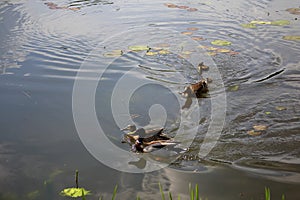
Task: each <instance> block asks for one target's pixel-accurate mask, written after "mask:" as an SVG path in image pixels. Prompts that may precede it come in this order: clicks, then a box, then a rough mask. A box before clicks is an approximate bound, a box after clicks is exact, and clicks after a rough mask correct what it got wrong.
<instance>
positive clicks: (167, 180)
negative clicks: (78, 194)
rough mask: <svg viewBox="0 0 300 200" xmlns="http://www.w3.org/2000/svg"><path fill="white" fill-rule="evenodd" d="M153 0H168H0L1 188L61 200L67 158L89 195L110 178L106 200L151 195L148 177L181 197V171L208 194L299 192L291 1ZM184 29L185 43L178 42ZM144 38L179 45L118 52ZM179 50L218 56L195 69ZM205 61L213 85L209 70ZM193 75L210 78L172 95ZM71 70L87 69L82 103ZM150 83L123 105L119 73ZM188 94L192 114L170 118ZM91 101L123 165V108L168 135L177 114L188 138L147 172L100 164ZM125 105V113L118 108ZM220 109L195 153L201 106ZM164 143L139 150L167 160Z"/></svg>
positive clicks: (68, 173)
mask: <svg viewBox="0 0 300 200" xmlns="http://www.w3.org/2000/svg"><path fill="white" fill-rule="evenodd" d="M165 3H170V2H166V1H155V2H150V1H71V0H70V1H68V0H53V1H52V2H50V1H43V0H28V1H23V0H19V1H18V0H15V1H14V0H8V1H3V2H1V3H0V38H1V46H0V52H1V54H0V64H1V65H0V74H1V75H0V93H1V95H0V109H1V114H0V127H1V128H0V188H1V189H0V199H65V198H64V197H61V196H59V194H58V193H59V191H61V190H62V189H63V188H64V187H70V186H74V184H75V183H74V175H73V174H74V171H75V169H78V170H79V172H80V180H79V181H80V185H81V186H83V187H85V188H88V189H90V190H92V192H93V195H92V196H91V197H89V199H98V198H99V196H100V195H103V196H104V197H106V198H105V199H107V198H110V197H109V196H110V194H111V193H112V190H113V188H114V186H115V185H116V184H118V186H119V189H118V190H119V193H118V196H117V198H122V199H133V198H135V197H136V196H137V195H139V196H141V197H142V198H143V197H144V198H143V199H159V198H160V196H159V192H158V191H159V189H158V185H157V183H158V182H161V183H162V185H163V187H164V188H165V189H166V190H168V191H172V193H174V194H179V193H180V194H181V197H184V195H187V192H188V184H189V183H193V184H194V183H198V184H199V188H200V194H201V196H203V197H207V198H208V199H261V198H262V197H263V190H264V187H265V186H267V187H270V188H271V192H272V197H274V198H277V199H279V198H280V196H281V194H282V193H284V194H285V195H286V199H298V197H299V195H300V193H299V189H298V188H299V183H300V178H299V173H300V168H299V164H300V136H299V131H300V113H299V110H300V101H299V99H300V93H299V89H300V84H299V83H300V73H299V69H300V62H299V58H300V45H299V44H300V43H299V40H298V41H297V40H295V41H293V40H286V39H284V36H291V35H299V31H300V25H299V20H300V19H299V15H297V14H291V13H289V12H288V11H286V9H288V8H299V6H300V5H299V3H297V2H296V1H293V2H284V1H280V0H275V1H266V0H260V1H257V2H252V1H230V2H229V1H228V2H227V1H224V2H222V1H215V0H208V1H194V0H193V1H188V2H172V3H174V4H176V5H182V6H188V7H189V8H193V9H191V10H188V8H185V9H183V8H184V7H181V8H178V7H177V8H172V6H169V7H168V6H166V5H165ZM194 8H196V9H197V10H196V9H194ZM252 20H259V21H265V22H266V21H267V22H271V21H276V20H288V21H289V22H290V23H289V24H288V25H283V26H275V25H270V24H262V25H256V26H257V27H256V28H254V29H249V28H243V27H242V26H241V24H247V23H250V22H251V21H252ZM141 35H143V37H141ZM200 38H201V39H200ZM216 39H221V40H226V41H230V42H231V45H230V46H214V45H212V44H211V42H212V41H214V40H216ZM185 41H192V42H191V43H190V46H188V47H187V46H185V45H186V43H184V42H185ZM135 43H136V44H135ZM150 43H151V47H154V46H156V47H161V48H162V47H163V48H165V47H166V46H175V47H176V48H175V50H178V49H179V50H180V51H179V53H178V54H176V53H174V51H173V53H172V54H169V53H167V54H164V53H158V54H157V55H154V56H147V55H145V52H138V53H132V52H131V53H130V52H128V46H129V45H130V44H135V45H137V44H139V45H150ZM200 45H201V46H202V48H199V46H200ZM180 48H183V49H180ZM184 48H186V49H184ZM113 50H122V51H123V53H124V54H123V55H122V56H119V58H116V60H115V58H110V57H108V56H103V53H105V52H111V51H113ZM152 50H153V49H152ZM157 51H160V50H157ZM198 51H200V53H199V52H198ZM117 52H119V51H117ZM206 53H209V55H208V54H206ZM190 54H191V55H190ZM178 55H181V56H182V57H178ZM192 55H199V57H200V59H203V60H204V61H205V63H206V64H212V63H214V64H215V65H214V66H216V67H217V68H213V67H212V66H213V65H210V69H209V71H204V72H203V73H202V75H200V74H199V72H198V71H197V69H196V68H195V66H193V64H195V63H193V61H197V59H199V57H198V56H196V57H193V56H192ZM185 56H186V57H185ZM117 57H118V56H117ZM183 57H184V58H183ZM108 63H109V64H108ZM83 66H84V67H85V68H83ZM107 66H108V68H106V67H107ZM80 67H81V68H80ZM214 69H218V70H217V71H216V70H214ZM216 73H217V74H219V75H220V77H221V78H222V79H221V80H222V84H223V85H224V87H223V85H222V84H218V83H219V82H218V81H216V80H217V77H218V76H217V75H216ZM99 74H102V75H103V76H102V77H101V79H98V78H99V77H98V75H99ZM124 75H125V76H124ZM122 77H126V78H127V79H124V78H123V79H122ZM200 77H204V78H206V77H211V78H212V79H213V82H212V83H211V84H210V86H209V87H210V94H209V95H208V97H207V98H202V99H200V100H199V102H197V101H196V100H195V99H193V102H192V106H191V107H190V109H181V105H182V103H184V101H185V98H183V97H179V98H178V99H177V98H176V95H177V94H178V93H179V92H181V91H183V89H184V86H186V84H187V82H195V81H197V80H198V79H199V78H200ZM75 80H81V83H91V82H92V83H95V81H96V84H95V91H94V93H95V94H94V96H93V98H91V99H92V101H95V102H94V104H95V106H93V105H92V106H91V105H90V104H89V103H87V104H86V102H84V101H81V99H80V100H79V101H74V99H73V98H74V96H72V95H74V91H73V89H74V83H75ZM122 81H125V82H122ZM126 81H127V82H126ZM128 81H129V82H128ZM149 81H150V82H151V83H152V85H151V84H150V85H145V86H143V87H141V88H139V89H137V90H136V91H135V93H132V96H130V101H129V102H130V104H129V105H128V104H126V95H127V94H126V93H127V92H128V91H129V89H132V87H133V86H132V85H128V84H129V83H130V84H137V85H139V83H145V82H146V83H148V82H149ZM118 83H119V84H118ZM124 83H126V84H124ZM127 83H128V84H127ZM155 84H158V85H159V86H157V85H155ZM140 85H142V84H140ZM88 86H89V85H87V87H86V90H85V89H84V90H83V91H82V93H79V94H81V95H82V96H80V98H81V97H82V98H83V100H84V99H85V98H84V97H85V95H86V94H89V93H88V92H89V91H90V87H88ZM116 87H118V88H119V90H116V89H115V88H116ZM222 88H223V89H224V91H225V94H226V102H224V104H223V105H222V107H221V108H219V107H215V106H214V102H213V98H214V97H218V95H220V94H224V93H222ZM116 91H118V92H116ZM74 102H77V103H79V104H78V105H77V106H79V107H81V108H87V109H86V110H87V112H80V113H79V115H80V116H81V117H82V116H83V119H86V122H85V123H84V125H85V126H84V127H80V128H82V129H81V130H86V133H79V132H80V131H79V130H78V124H76V122H75V121H74V118H76V114H74ZM72 103H73V105H72ZM80 103H82V104H80ZM91 104H92V102H91ZM157 104H160V106H158V105H157ZM112 105H113V106H112ZM153 105H156V107H155V106H154V107H153ZM197 105H198V106H199V107H200V108H199V109H200V117H199V116H198V117H199V119H200V120H199V121H197V124H196V125H195V123H193V119H194V118H193V117H191V118H188V117H187V118H184V119H181V121H180V120H178V119H179V118H180V117H181V115H184V114H186V113H189V112H190V111H191V110H192V109H193V108H195V106H196V107H197ZM75 107H76V106H75ZM90 107H91V110H92V111H93V112H95V116H96V117H95V119H97V121H98V122H99V125H100V126H101V128H102V130H103V132H104V133H105V134H106V136H107V138H109V139H110V141H111V142H112V143H111V145H116V146H118V147H120V148H122V149H123V150H124V151H125V152H129V153H130V155H131V158H132V159H133V160H134V161H133V162H130V163H128V165H130V167H131V168H130V169H131V170H132V169H133V170H134V169H135V168H136V170H140V169H143V168H144V167H145V166H144V165H145V163H147V162H146V161H145V162H143V160H142V159H141V160H139V159H138V158H139V157H140V156H141V155H136V154H134V153H131V152H130V148H129V147H128V146H126V145H124V144H120V140H121V134H122V132H121V131H120V130H119V129H120V128H121V127H120V126H121V125H124V124H126V123H130V122H131V120H132V122H134V123H136V124H137V125H139V126H146V125H148V126H150V127H151V126H152V127H154V126H165V127H166V132H167V134H169V135H171V136H175V135H176V133H177V130H178V128H179V127H180V122H184V123H185V125H186V126H185V128H184V130H185V131H186V134H187V135H188V136H189V137H187V138H184V137H183V138H181V140H182V141H184V142H182V143H183V144H184V143H185V144H189V143H191V142H192V144H191V146H189V148H188V149H187V150H186V149H185V148H179V149H180V150H177V151H174V152H173V153H174V154H175V157H176V158H177V159H176V160H175V161H173V162H172V164H171V165H170V166H169V167H167V168H164V169H161V170H158V171H154V172H149V173H141V174H132V173H125V172H121V171H118V170H115V169H111V168H110V167H108V166H106V164H105V163H104V164H103V163H101V162H99V161H98V160H97V159H95V157H96V158H97V155H94V154H91V152H92V151H91V149H89V148H86V145H91V146H92V147H94V149H96V150H97V149H100V150H101V151H106V150H108V148H106V147H105V149H104V150H103V148H102V147H104V146H105V145H104V144H103V141H101V140H93V138H91V137H89V136H90V135H89V133H88V132H89V131H90V130H91V126H89V123H92V122H91V121H90V118H89V114H90V113H89V112H88V109H89V108H90ZM124 107H126V108H128V110H129V114H128V113H125V112H123V108H124ZM162 107H163V108H164V112H165V113H162V112H161V110H162V109H161V108H162ZM214 108H216V110H217V111H216V110H214ZM224 108H225V111H226V117H225V123H224V126H223V129H222V133H221V137H220V138H218V140H217V143H216V145H215V146H214V148H213V149H212V150H211V151H210V152H209V154H207V155H206V156H205V157H201V155H202V154H201V152H200V154H199V149H200V148H201V144H202V143H203V142H204V141H206V140H205V139H207V137H206V136H207V135H206V133H207V131H208V130H209V126H210V124H211V123H212V122H213V118H212V116H213V113H216V112H217V113H218V110H219V109H224ZM83 110H85V109H83ZM77 114H78V113H77ZM217 117H219V116H217ZM117 119H118V120H119V121H118V120H117ZM198 122H199V123H198ZM149 124H150V125H149ZM258 125H259V126H258ZM255 127H256V128H257V127H258V129H259V128H261V129H264V130H255ZM91 132H92V133H91V134H92V136H93V134H95V135H96V136H97V134H98V133H95V132H94V133H93V131H91ZM191 135H192V136H193V137H191ZM183 136H184V135H183ZM84 139H86V140H85V141H84ZM85 142H86V143H85ZM183 146H184V145H183ZM167 153H169V152H168V151H167ZM174 154H172V156H174ZM166 155H167V156H166ZM168 155H169V154H165V155H163V156H157V155H150V157H151V156H152V157H151V159H153V160H156V161H159V162H167V161H166V160H164V159H168ZM99 156H101V152H99ZM108 159H109V158H108ZM126 164H127V163H126ZM125 167H126V166H124V168H125Z"/></svg>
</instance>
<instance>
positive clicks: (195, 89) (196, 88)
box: [181, 79, 208, 98]
mask: <svg viewBox="0 0 300 200" xmlns="http://www.w3.org/2000/svg"><path fill="white" fill-rule="evenodd" d="M207 92H208V86H207V80H205V79H203V80H200V81H199V82H197V83H192V84H190V85H189V86H187V87H185V89H184V91H183V92H182V93H181V94H183V95H184V96H185V97H193V95H196V97H197V98H199V97H201V96H202V95H203V94H205V93H207Z"/></svg>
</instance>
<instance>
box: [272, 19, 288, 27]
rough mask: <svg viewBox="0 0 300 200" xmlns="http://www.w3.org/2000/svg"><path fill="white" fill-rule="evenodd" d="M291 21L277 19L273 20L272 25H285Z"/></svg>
mask: <svg viewBox="0 0 300 200" xmlns="http://www.w3.org/2000/svg"><path fill="white" fill-rule="evenodd" d="M289 24H290V21H289V20H277V21H272V22H271V25H274V26H285V25H289Z"/></svg>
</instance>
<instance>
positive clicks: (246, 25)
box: [241, 23, 257, 28]
mask: <svg viewBox="0 0 300 200" xmlns="http://www.w3.org/2000/svg"><path fill="white" fill-rule="evenodd" d="M241 26H242V27H243V28H256V27H257V26H256V25H255V24H251V23H249V24H241Z"/></svg>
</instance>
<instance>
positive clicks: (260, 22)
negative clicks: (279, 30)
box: [250, 20, 272, 25]
mask: <svg viewBox="0 0 300 200" xmlns="http://www.w3.org/2000/svg"><path fill="white" fill-rule="evenodd" d="M271 23H272V22H270V21H258V20H253V21H251V22H250V24H260V25H262V24H271Z"/></svg>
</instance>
